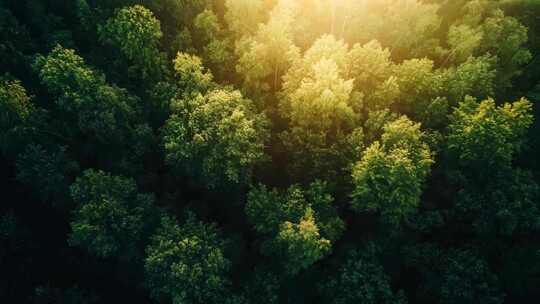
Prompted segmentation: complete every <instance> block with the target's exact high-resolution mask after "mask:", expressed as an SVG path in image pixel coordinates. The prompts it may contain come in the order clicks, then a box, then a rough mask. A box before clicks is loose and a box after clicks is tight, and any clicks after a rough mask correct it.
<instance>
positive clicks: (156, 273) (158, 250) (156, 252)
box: [144, 214, 230, 304]
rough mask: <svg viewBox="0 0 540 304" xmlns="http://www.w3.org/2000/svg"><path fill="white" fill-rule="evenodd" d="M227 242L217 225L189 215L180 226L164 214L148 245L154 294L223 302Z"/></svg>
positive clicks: (164, 298)
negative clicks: (225, 247)
mask: <svg viewBox="0 0 540 304" xmlns="http://www.w3.org/2000/svg"><path fill="white" fill-rule="evenodd" d="M224 246H225V243H224V241H223V239H222V238H221V236H220V233H219V231H218V230H217V228H216V227H215V226H214V225H208V224H205V223H203V222H200V221H198V220H197V219H196V218H195V217H194V216H193V215H191V214H190V215H189V217H188V219H187V221H186V222H185V223H184V224H183V225H182V226H178V224H177V223H176V221H175V220H174V219H172V218H170V217H168V216H164V217H162V220H161V226H160V227H159V228H158V230H157V231H156V233H155V234H154V236H153V237H152V240H151V243H150V244H149V245H148V247H147V248H146V259H145V264H144V269H145V272H146V285H147V287H148V289H149V290H150V295H151V296H152V298H154V299H155V300H157V301H159V302H163V303H171V302H172V303H174V304H180V303H223V301H224V299H225V296H226V295H227V293H226V291H227V287H228V285H229V281H228V279H227V277H226V273H227V271H228V270H229V268H230V262H229V260H228V259H227V258H226V257H225V256H224V253H223V252H224Z"/></svg>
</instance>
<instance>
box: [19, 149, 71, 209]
mask: <svg viewBox="0 0 540 304" xmlns="http://www.w3.org/2000/svg"><path fill="white" fill-rule="evenodd" d="M16 165H17V180H18V181H20V182H22V183H24V184H26V185H28V186H29V187H30V188H31V189H32V190H34V191H36V193H37V194H38V197H39V198H40V199H41V200H42V201H43V202H47V203H49V202H50V203H52V204H53V205H57V206H58V205H61V204H64V203H65V202H66V201H67V198H68V197H69V178H70V175H72V174H74V173H76V172H77V171H78V164H77V162H75V161H73V160H70V159H69V158H68V156H67V155H66V148H65V147H59V148H54V149H46V148H44V147H42V146H41V145H35V144H30V145H28V146H27V147H26V149H25V150H24V152H22V153H20V154H19V155H18V157H17V162H16Z"/></svg>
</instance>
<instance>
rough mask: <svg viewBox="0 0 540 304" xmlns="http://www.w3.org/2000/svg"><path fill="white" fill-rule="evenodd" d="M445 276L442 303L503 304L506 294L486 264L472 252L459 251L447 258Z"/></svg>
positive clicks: (442, 287) (443, 277)
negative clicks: (500, 288)
mask: <svg viewBox="0 0 540 304" xmlns="http://www.w3.org/2000/svg"><path fill="white" fill-rule="evenodd" d="M445 268H446V269H445V271H444V274H443V276H442V279H443V282H442V286H441V300H442V303H445V304H454V303H455V304H457V303H482V304H484V303H485V304H500V303H503V302H504V294H503V293H502V292H501V291H500V290H499V286H498V279H497V276H496V275H495V274H493V273H492V272H491V271H490V269H489V266H488V265H487V263H486V262H485V261H484V260H483V259H481V258H479V257H477V256H476V255H475V254H474V253H472V252H469V251H456V252H452V253H450V254H449V256H448V262H447V266H446V267H445Z"/></svg>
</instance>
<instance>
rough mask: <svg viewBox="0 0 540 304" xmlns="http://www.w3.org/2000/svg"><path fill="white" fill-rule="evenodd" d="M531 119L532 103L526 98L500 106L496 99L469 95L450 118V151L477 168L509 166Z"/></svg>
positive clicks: (468, 164) (521, 143)
mask: <svg viewBox="0 0 540 304" xmlns="http://www.w3.org/2000/svg"><path fill="white" fill-rule="evenodd" d="M532 121H533V116H532V115H531V103H530V102H529V101H527V100H526V99H524V98H523V99H521V100H519V101H516V102H513V103H511V104H510V103H506V104H504V105H501V106H497V105H496V104H495V101H494V100H493V99H487V100H484V101H481V102H477V101H476V100H475V99H474V98H472V97H466V98H465V100H464V101H463V102H460V104H459V107H458V108H456V109H455V110H454V112H453V113H452V115H451V117H450V125H449V126H448V129H449V134H448V152H449V154H450V155H451V156H452V157H453V159H455V160H456V161H457V163H458V164H459V165H461V166H468V167H469V168H474V170H477V169H479V170H488V171H491V170H497V169H499V168H508V167H509V166H510V165H511V162H512V159H513V158H514V155H515V154H516V153H519V151H520V150H521V148H522V145H523V137H524V134H525V132H526V130H527V128H528V127H529V126H530V125H531V123H532Z"/></svg>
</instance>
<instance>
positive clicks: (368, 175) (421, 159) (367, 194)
mask: <svg viewBox="0 0 540 304" xmlns="http://www.w3.org/2000/svg"><path fill="white" fill-rule="evenodd" d="M422 136H423V133H422V132H421V131H420V125H418V124H414V123H412V122H411V121H410V120H409V119H407V118H406V117H401V118H400V119H398V120H396V121H394V122H391V123H389V124H387V125H386V126H385V127H384V133H383V135H382V138H381V141H380V142H378V141H376V142H375V143H373V144H372V145H371V146H370V147H369V148H367V149H366V151H364V153H363V155H362V159H361V160H360V161H359V162H358V163H357V164H356V165H355V167H354V169H353V172H352V177H353V183H354V186H355V188H354V191H353V192H352V194H351V197H352V199H353V200H352V206H353V208H354V209H355V210H357V211H363V210H366V211H377V212H380V213H381V215H382V217H383V219H384V220H385V221H387V222H389V223H391V224H394V225H397V224H400V223H401V222H403V221H406V220H407V218H408V217H409V216H410V215H411V214H413V213H414V212H415V211H416V209H417V208H418V205H419V203H420V195H421V194H422V188H423V183H424V181H425V179H426V177H427V175H428V174H429V172H430V167H431V164H432V163H433V160H432V157H431V153H430V149H429V147H428V146H427V145H426V144H425V143H424V142H423V139H422Z"/></svg>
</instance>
